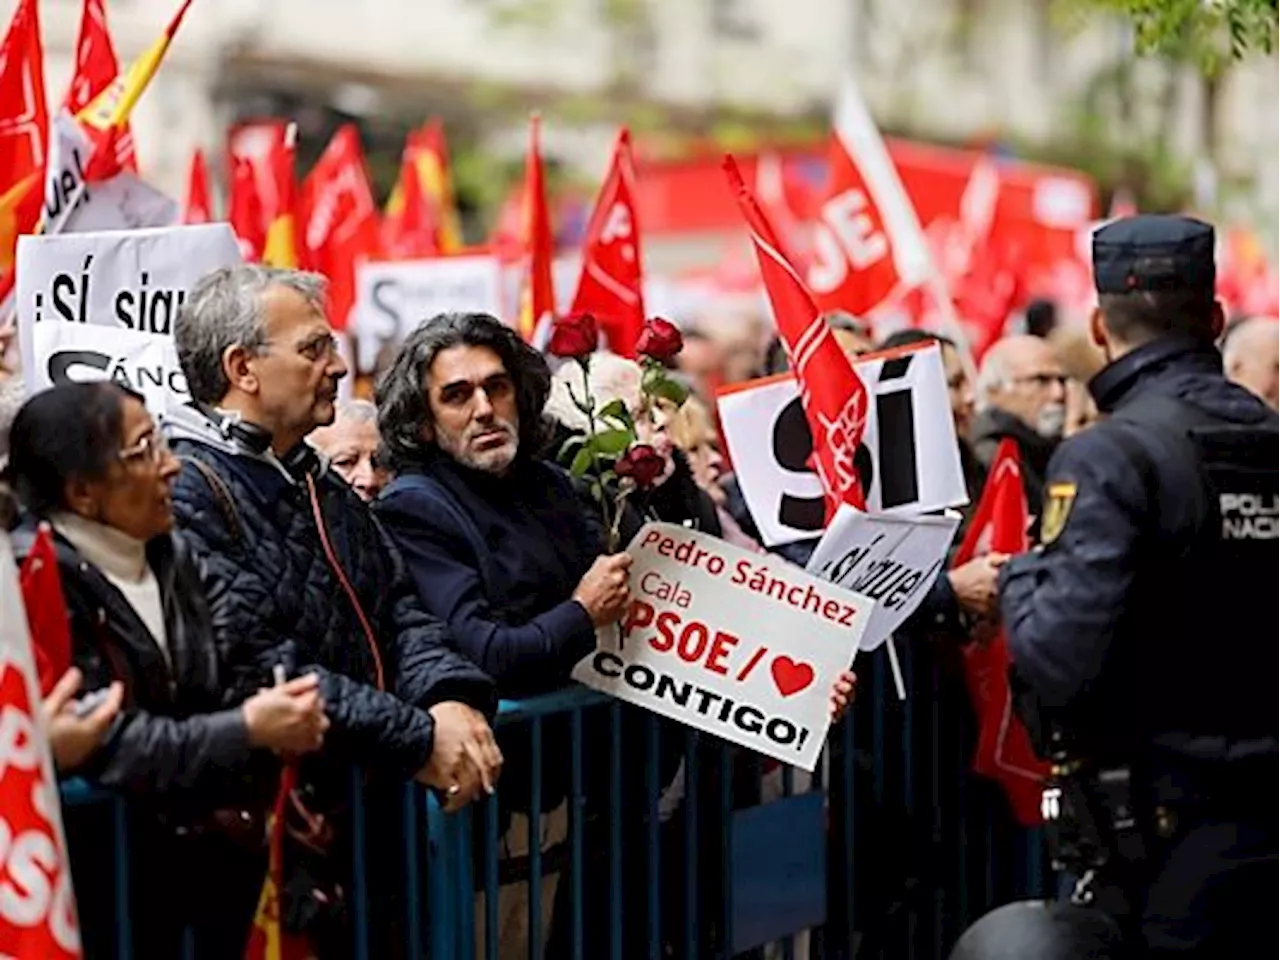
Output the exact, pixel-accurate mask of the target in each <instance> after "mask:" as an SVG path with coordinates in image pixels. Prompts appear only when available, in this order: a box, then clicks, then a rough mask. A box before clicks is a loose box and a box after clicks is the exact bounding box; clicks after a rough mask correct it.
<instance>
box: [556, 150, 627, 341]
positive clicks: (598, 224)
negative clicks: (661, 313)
mask: <svg viewBox="0 0 1280 960" xmlns="http://www.w3.org/2000/svg"><path fill="white" fill-rule="evenodd" d="M635 193H636V174H635V161H634V159H633V157H632V154H631V134H630V132H629V131H628V130H627V129H626V128H625V127H624V128H623V129H622V130H619V131H618V139H617V141H616V142H615V143H614V148H613V162H612V163H611V164H610V165H609V173H608V175H607V176H606V177H605V181H604V184H603V185H602V186H601V187H600V195H599V196H598V197H596V205H595V209H594V210H593V211H592V212H591V220H590V221H589V222H588V224H587V232H586V237H585V240H584V241H583V244H582V274H581V276H580V277H579V278H578V289H577V292H576V293H574V295H573V308H572V309H573V312H574V313H589V314H591V315H592V316H594V317H595V318H596V320H597V321H598V322H599V324H600V329H601V330H602V331H603V333H604V335H605V340H606V341H607V342H608V345H609V349H610V350H612V351H613V352H614V353H617V354H620V355H621V356H624V357H634V356H635V352H636V340H638V339H639V337H640V332H641V331H642V330H643V329H644V294H643V291H642V285H643V278H644V274H643V272H642V267H641V263H640V228H639V226H638V224H637V222H636V202H635Z"/></svg>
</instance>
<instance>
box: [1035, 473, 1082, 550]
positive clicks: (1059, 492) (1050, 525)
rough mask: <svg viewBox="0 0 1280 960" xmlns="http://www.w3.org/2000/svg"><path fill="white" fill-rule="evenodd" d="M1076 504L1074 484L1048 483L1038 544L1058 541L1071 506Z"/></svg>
mask: <svg viewBox="0 0 1280 960" xmlns="http://www.w3.org/2000/svg"><path fill="white" fill-rule="evenodd" d="M1075 502H1076V485H1075V484H1074V483H1050V484H1049V485H1048V487H1046V488H1045V492H1044V516H1043V518H1042V519H1041V521H1040V543H1041V544H1050V543H1053V541H1055V540H1057V539H1058V536H1059V534H1061V533H1062V528H1063V527H1065V526H1066V525H1067V517H1068V516H1070V514H1071V506H1072V504H1074V503H1075Z"/></svg>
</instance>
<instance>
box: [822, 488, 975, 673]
mask: <svg viewBox="0 0 1280 960" xmlns="http://www.w3.org/2000/svg"><path fill="white" fill-rule="evenodd" d="M959 525H960V515H959V514H957V513H951V514H947V515H943V516H940V517H893V516H887V515H885V514H875V513H863V512H861V511H859V510H855V509H853V507H850V506H847V505H842V506H841V507H840V509H839V511H838V512H837V513H836V515H835V517H833V518H832V520H831V525H830V526H829V527H827V532H826V533H824V534H823V535H822V540H821V541H819V543H818V546H817V548H816V549H815V550H814V551H813V556H812V557H811V558H810V559H809V565H808V568H807V569H808V571H809V572H810V573H811V574H813V575H814V576H816V577H821V578H822V579H823V580H828V581H830V582H831V583H834V584H836V585H837V586H841V587H844V588H845V589H847V590H852V591H854V592H855V593H857V594H859V595H861V596H862V597H865V598H868V599H870V600H872V601H874V603H875V608H874V609H873V610H872V612H871V615H870V618H869V623H868V624H867V628H866V630H865V631H864V632H863V634H862V643H861V644H860V647H861V649H863V650H874V649H876V648H877V647H879V646H880V645H881V644H882V643H884V642H885V640H887V639H888V638H889V637H890V636H891V635H892V634H893V632H894V631H895V630H897V629H898V628H899V627H900V626H902V624H903V622H904V621H906V619H907V617H909V616H911V614H913V613H914V612H915V610H916V608H917V607H919V606H920V603H921V601H923V600H924V598H925V597H926V596H928V593H929V590H930V588H931V587H932V586H933V583H934V581H935V580H936V579H937V577H938V574H939V573H940V572H941V571H942V569H943V565H944V564H945V563H946V558H947V549H948V547H950V546H951V541H952V539H953V538H954V537H955V533H956V527H958V526H959Z"/></svg>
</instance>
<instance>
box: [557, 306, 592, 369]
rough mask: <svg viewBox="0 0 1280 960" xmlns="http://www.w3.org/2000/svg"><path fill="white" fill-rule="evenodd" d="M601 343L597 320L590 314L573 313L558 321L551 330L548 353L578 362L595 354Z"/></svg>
mask: <svg viewBox="0 0 1280 960" xmlns="http://www.w3.org/2000/svg"><path fill="white" fill-rule="evenodd" d="M599 342H600V334H599V331H598V330H597V328H596V318H595V317H593V316H592V315H591V314H589V313H571V314H569V315H568V316H567V317H560V318H559V319H557V320H556V322H555V326H553V327H552V328H551V341H550V342H549V343H548V344H547V353H549V354H551V355H552V356H553V357H569V358H570V359H575V360H576V359H579V358H581V357H585V356H587V355H589V354H591V353H594V352H595V349H596V344H597V343H599Z"/></svg>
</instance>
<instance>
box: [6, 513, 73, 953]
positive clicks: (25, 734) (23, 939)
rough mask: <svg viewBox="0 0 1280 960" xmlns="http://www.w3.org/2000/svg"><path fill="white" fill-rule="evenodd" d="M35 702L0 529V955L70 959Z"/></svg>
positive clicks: (54, 815) (45, 750) (58, 827)
mask: <svg viewBox="0 0 1280 960" xmlns="http://www.w3.org/2000/svg"><path fill="white" fill-rule="evenodd" d="M40 705H41V700H40V687H39V683H38V682H37V680H36V669H35V659H34V656H33V654H32V650H31V636H30V634H29V633H28V629H27V616H26V611H25V609H24V608H23V605H22V595H21V593H20V592H19V588H18V571H17V567H16V565H15V564H14V560H13V550H12V548H11V547H10V545H9V537H8V536H7V535H3V534H0V836H3V838H4V843H3V844H0V955H3V956H6V957H48V958H51V960H72V958H76V957H80V956H81V951H80V928H79V924H78V922H77V919H76V902H75V893H74V891H73V890H72V886H71V866H70V864H69V863H68V860H67V842H66V837H65V835H64V833H63V830H62V806H61V804H60V803H59V798H58V791H57V782H58V781H57V779H56V778H55V776H54V772H53V761H52V759H51V757H50V756H49V747H48V739H47V735H46V731H45V730H44V724H43V723H42V720H41V716H40Z"/></svg>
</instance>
